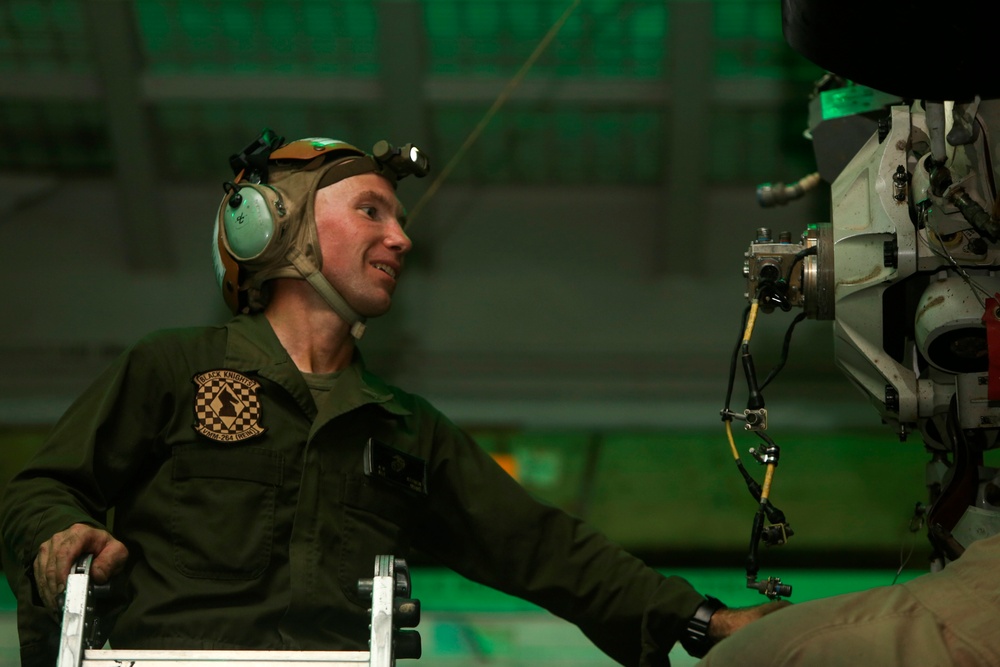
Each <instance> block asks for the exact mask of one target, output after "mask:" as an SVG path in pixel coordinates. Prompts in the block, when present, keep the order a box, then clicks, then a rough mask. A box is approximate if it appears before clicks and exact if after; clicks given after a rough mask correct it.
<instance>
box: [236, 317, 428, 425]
mask: <svg viewBox="0 0 1000 667" xmlns="http://www.w3.org/2000/svg"><path fill="white" fill-rule="evenodd" d="M226 329H227V331H228V334H229V335H228V339H227V342H226V360H225V367H226V368H230V369H232V370H235V371H240V372H247V373H250V372H255V373H257V374H258V375H260V376H261V377H264V378H267V379H268V380H271V381H273V382H276V383H277V384H279V385H281V386H282V387H284V389H285V390H286V391H288V393H289V394H291V395H292V397H293V398H294V399H295V400H296V402H297V403H298V404H299V406H300V407H301V408H302V410H303V412H305V414H306V415H308V416H309V418H310V419H312V420H314V421H315V424H314V426H313V430H314V431H315V430H316V429H317V428H318V427H319V426H320V425H322V424H323V423H326V422H327V421H329V420H330V419H333V418H334V417H337V416H339V415H341V414H344V413H346V412H349V411H351V410H354V409H355V408H358V407H361V406H362V405H367V404H370V403H373V404H376V405H378V406H379V407H381V408H382V409H384V410H386V411H387V412H389V413H391V414H395V415H409V414H410V411H409V410H408V409H407V408H405V407H404V406H403V405H402V404H401V403H400V402H399V399H398V398H396V396H395V394H394V393H393V390H392V388H391V387H389V385H387V384H386V383H385V382H383V381H382V380H381V379H380V378H378V377H376V376H375V375H372V374H371V373H369V372H368V370H367V369H366V368H365V365H364V360H363V359H362V358H361V352H360V351H359V350H358V349H357V348H355V349H354V357H353V359H352V360H351V365H350V366H348V367H347V368H346V369H344V371H343V373H342V374H341V376H340V379H339V380H338V382H337V387H336V399H335V400H334V401H331V402H328V403H327V404H326V405H324V406H323V408H324V409H323V410H322V413H323V414H319V415H318V411H317V407H316V404H315V403H314V402H313V399H312V394H311V393H310V391H309V387H308V386H307V385H306V381H305V379H304V378H303V377H302V374H301V373H300V372H299V370H298V368H296V366H295V364H294V363H293V362H292V359H291V357H289V356H288V352H287V351H286V350H285V348H284V347H282V345H281V341H279V340H278V336H277V335H276V334H275V333H274V329H272V328H271V324H270V322H268V321H267V318H266V317H265V316H264V314H263V313H256V314H253V315H237V316H236V317H234V318H233V319H231V320H230V321H229V322H228V323H227V324H226ZM317 416H319V417H320V419H317Z"/></svg>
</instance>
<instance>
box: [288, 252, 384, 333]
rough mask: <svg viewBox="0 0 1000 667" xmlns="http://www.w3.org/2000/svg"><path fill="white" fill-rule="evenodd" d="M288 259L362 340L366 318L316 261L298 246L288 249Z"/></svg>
mask: <svg viewBox="0 0 1000 667" xmlns="http://www.w3.org/2000/svg"><path fill="white" fill-rule="evenodd" d="M288 261H290V262H291V263H292V265H293V266H294V267H295V268H296V269H297V270H298V272H299V273H301V274H302V277H303V278H305V279H306V281H308V283H309V284H310V285H312V286H313V288H314V289H315V290H316V291H317V292H319V295H320V296H321V297H323V300H324V301H326V303H327V304H328V305H329V306H330V308H332V309H333V312H335V313H337V314H338V315H340V317H341V318H342V319H343V320H344V321H345V322H347V323H348V324H350V325H351V335H352V336H354V338H355V340H361V337H362V336H364V335H365V318H364V317H362V316H361V315H359V314H358V313H357V312H356V311H355V310H354V309H353V308H351V307H350V306H349V305H347V301H346V300H344V297H342V296H341V295H340V293H339V292H337V290H335V289H334V288H333V285H331V284H330V281H329V280H327V279H326V277H325V276H324V275H323V273H322V272H321V271H320V270H319V267H318V266H316V264H315V263H314V262H312V261H311V260H310V259H308V258H307V257H306V256H305V255H304V254H303V253H302V251H300V250H299V249H298V248H292V249H291V250H289V251H288Z"/></svg>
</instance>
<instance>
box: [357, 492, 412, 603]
mask: <svg viewBox="0 0 1000 667" xmlns="http://www.w3.org/2000/svg"><path fill="white" fill-rule="evenodd" d="M341 504H342V506H343V510H344V530H343V535H342V539H341V540H340V546H339V554H338V558H337V577H338V579H339V581H340V587H341V589H342V590H343V592H344V593H345V594H346V595H347V598H348V599H349V600H354V601H355V602H356V603H358V604H361V605H368V606H370V605H371V600H361V598H360V596H359V595H358V579H359V578H363V577H371V573H372V567H373V565H374V564H375V556H380V555H387V554H391V555H394V556H397V557H404V556H405V555H406V552H407V551H408V549H409V543H410V538H409V535H410V533H411V531H412V529H413V528H414V521H415V520H416V517H417V513H418V512H419V511H420V508H421V507H422V506H423V499H422V498H420V497H417V496H416V495H412V494H408V493H406V492H404V491H401V490H399V489H395V488H391V487H389V486H388V485H386V484H385V483H380V482H378V481H373V480H372V479H369V478H367V477H362V476H360V475H358V476H354V475H349V476H348V477H347V478H346V479H345V480H344V494H343V497H342V498H341Z"/></svg>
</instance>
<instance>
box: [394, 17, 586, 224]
mask: <svg viewBox="0 0 1000 667" xmlns="http://www.w3.org/2000/svg"><path fill="white" fill-rule="evenodd" d="M580 2H581V0H573V2H572V3H570V6H569V7H567V8H566V11H564V12H563V13H562V16H560V17H559V18H558V19H557V20H556V22H555V23H554V24H552V27H551V28H549V31H548V32H547V33H546V34H545V36H544V37H543V38H542V41H540V42H539V43H538V46H536V47H535V50H534V51H533V52H532V53H531V55H530V56H528V59H527V60H526V61H525V62H524V64H523V65H522V66H521V69H520V70H518V72H517V74H515V75H514V76H513V77H512V78H511V80H510V81H508V82H507V85H506V87H504V89H503V90H502V91H501V92H500V95H498V96H497V99H496V100H495V101H494V102H493V106H491V107H490V108H489V110H487V112H486V114H485V115H484V116H483V117H482V119H480V121H479V123H478V124H477V125H476V127H474V128H473V129H472V132H470V133H469V136H467V137H466V138H465V141H464V142H463V143H462V145H461V147H459V149H458V151H457V152H456V153H455V155H453V156H452V158H451V160H449V161H448V164H446V165H445V166H444V169H442V170H441V173H440V174H438V176H437V178H435V179H434V182H432V183H431V185H430V187H429V188H427V190H426V191H425V192H424V194H423V196H421V197H420V199H419V200H418V201H417V203H416V204H415V205H414V206H413V210H412V211H411V212H410V214H409V215H408V216H407V217H408V221H407V223H406V227H407V231H409V230H410V229H411V228H412V227H413V223H414V221H415V220H416V218H417V216H418V215H419V214H420V211H421V210H423V208H424V206H426V205H427V202H428V201H429V200H430V198H431V197H433V196H434V195H435V193H437V191H438V189H440V187H441V185H442V184H443V183H444V181H445V179H447V178H448V176H450V175H451V172H452V171H454V169H455V167H456V166H457V165H458V163H459V161H460V160H461V159H462V158H463V157H464V156H465V154H466V152H468V150H469V149H470V148H471V147H472V144H474V143H476V140H477V139H479V135H481V134H482V133H483V130H485V129H486V126H487V125H489V123H490V121H491V120H493V116H495V115H496V113H497V112H498V111H499V110H500V107H502V106H503V105H504V104H505V103H506V102H507V100H508V99H509V98H510V96H511V94H512V93H513V92H514V89H515V88H517V86H518V85H519V84H520V83H521V80H522V79H523V78H524V76H525V75H526V74H527V73H528V71H529V70H530V69H531V68H532V67H534V65H535V62H536V61H537V60H538V59H539V58H540V57H541V55H542V54H543V53H544V52H545V49H547V48H548V47H549V44H551V43H552V40H553V39H555V37H556V35H557V34H559V31H560V30H562V27H563V26H564V25H565V24H566V21H568V20H569V17H570V16H571V15H572V14H573V12H574V11H575V10H576V8H577V7H578V6H579V5H580Z"/></svg>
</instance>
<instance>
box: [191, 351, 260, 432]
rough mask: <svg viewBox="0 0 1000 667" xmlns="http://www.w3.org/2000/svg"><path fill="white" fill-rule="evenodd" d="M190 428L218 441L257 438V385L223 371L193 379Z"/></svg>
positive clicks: (225, 370)
mask: <svg viewBox="0 0 1000 667" xmlns="http://www.w3.org/2000/svg"><path fill="white" fill-rule="evenodd" d="M193 381H194V383H195V385H197V387H198V391H197V393H196V394H195V397H194V416H195V424H194V428H195V430H196V431H198V433H201V434H202V435H204V436H205V437H208V438H211V439H212V440H218V441H219V442H239V441H241V440H246V439H247V438H252V437H254V436H257V435H260V434H261V433H263V432H264V431H266V430H267V429H266V428H265V427H263V426H261V425H260V423H259V422H260V399H259V398H258V397H257V388H258V387H259V386H260V383H259V382H255V381H253V380H251V379H250V378H248V377H247V376H246V375H243V374H242V373H237V372H236V371H231V370H227V369H220V370H215V371H206V372H204V373H201V374H200V375H195V376H194V378H193Z"/></svg>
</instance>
